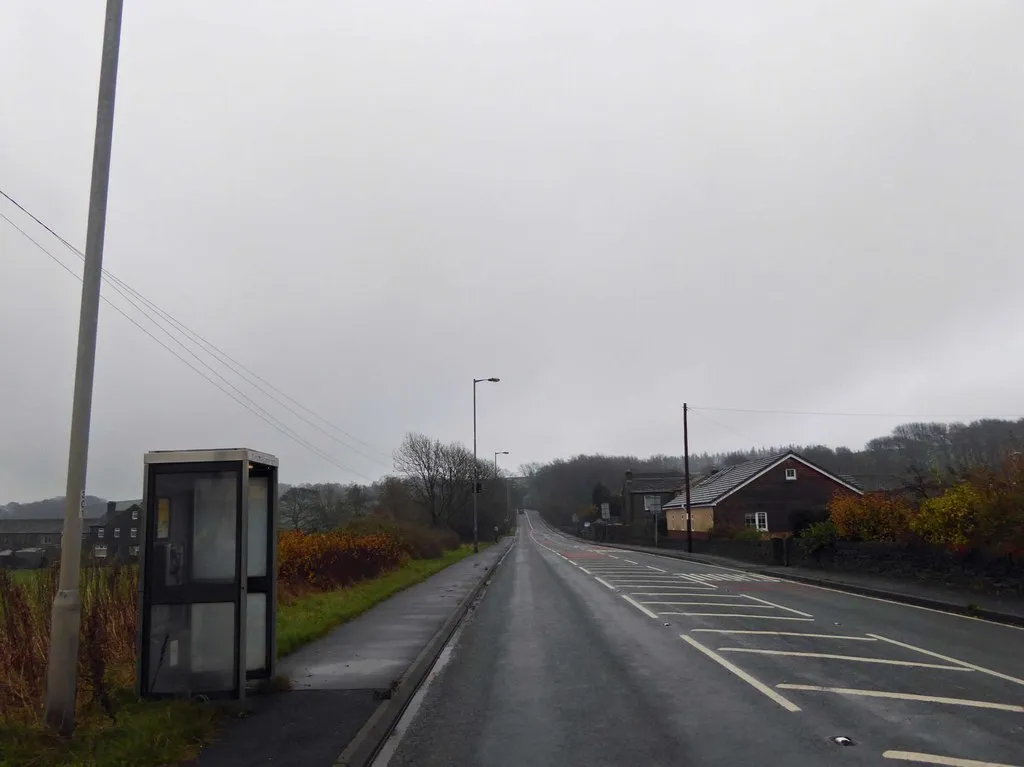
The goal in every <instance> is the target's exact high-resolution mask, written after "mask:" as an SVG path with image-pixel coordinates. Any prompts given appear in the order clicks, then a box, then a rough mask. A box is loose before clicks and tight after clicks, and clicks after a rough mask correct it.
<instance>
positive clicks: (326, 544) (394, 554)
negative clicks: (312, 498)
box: [277, 530, 408, 591]
mask: <svg viewBox="0 0 1024 767" xmlns="http://www.w3.org/2000/svg"><path fill="white" fill-rule="evenodd" d="M407 556H408V554H407V553H406V550H405V547H403V546H402V544H401V542H399V541H398V540H397V539H396V538H394V537H393V536H391V535H387V534H385V533H370V534H368V535H348V534H346V533H344V532H327V533H304V532H301V531H298V530H288V531H284V532H282V533H281V534H280V537H279V539H278V549H277V557H278V559H277V578H278V583H279V584H280V586H281V587H282V588H283V589H288V588H294V589H303V588H312V589H315V590H318V591H329V590H331V589H336V588H338V587H340V586H346V585H348V584H350V583H354V582H355V581H360V580H363V579H365V578H373V577H374V576H375V575H379V574H380V573H382V572H383V571H385V570H390V569H392V568H394V567H397V566H398V565H399V564H401V562H402V561H403V560H404V559H406V558H407Z"/></svg>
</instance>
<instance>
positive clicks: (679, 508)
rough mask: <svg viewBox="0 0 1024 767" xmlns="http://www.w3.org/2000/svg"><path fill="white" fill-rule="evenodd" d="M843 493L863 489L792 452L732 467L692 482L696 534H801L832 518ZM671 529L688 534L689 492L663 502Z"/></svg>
mask: <svg viewBox="0 0 1024 767" xmlns="http://www.w3.org/2000/svg"><path fill="white" fill-rule="evenodd" d="M837 492H839V493H856V494H857V495H863V491H862V490H861V489H860V488H859V487H857V486H856V485H854V484H853V483H852V481H851V480H850V479H849V478H844V477H840V476H838V475H836V474H832V473H831V472H829V471H826V470H825V469H823V468H822V467H820V466H818V465H817V464H814V463H811V462H810V461H808V460H807V459H806V458H804V457H802V456H800V455H799V454H797V453H795V452H793V451H792V450H789V451H786V452H784V453H777V454H775V455H770V456H767V457H765V458H756V459H754V460H752V461H747V462H745V463H741V464H738V465H736V466H730V467H728V468H727V469H723V470H722V471H719V472H715V473H713V474H710V475H708V476H707V477H705V478H704V479H703V480H701V481H699V482H696V483H694V484H691V486H690V512H691V525H692V530H693V533H694V535H695V536H696V537H699V538H703V537H707V535H708V532H709V531H710V530H711V528H712V526H713V525H715V526H718V527H732V528H742V527H749V528H754V529H756V530H759V531H760V532H762V533H764V534H766V535H769V536H771V537H773V538H775V537H785V536H788V535H792V534H793V533H795V532H799V531H800V530H801V529H803V528H804V527H806V526H807V525H809V524H811V523H812V522H818V521H821V520H824V519H826V518H827V516H828V502H829V500H831V498H832V496H833V495H835V494H836V493H837ZM664 509H665V517H666V521H667V524H668V533H669V535H670V536H672V537H677V536H679V535H686V495H685V493H679V494H678V495H676V496H675V497H674V498H673V499H672V500H671V501H669V502H668V503H667V504H665V506H664Z"/></svg>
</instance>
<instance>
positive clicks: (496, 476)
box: [494, 450, 508, 531]
mask: <svg viewBox="0 0 1024 767" xmlns="http://www.w3.org/2000/svg"><path fill="white" fill-rule="evenodd" d="M499 455H508V450H500V451H498V452H497V453H495V454H494V478H495V479H497V478H498V456H499ZM505 530H506V531H507V530H508V480H507V479H506V480H505Z"/></svg>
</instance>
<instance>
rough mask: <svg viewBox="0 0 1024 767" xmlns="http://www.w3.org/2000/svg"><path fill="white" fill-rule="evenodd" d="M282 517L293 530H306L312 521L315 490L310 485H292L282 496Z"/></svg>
mask: <svg viewBox="0 0 1024 767" xmlns="http://www.w3.org/2000/svg"><path fill="white" fill-rule="evenodd" d="M280 508H281V518H282V519H283V520H284V521H285V523H286V524H287V525H288V526H289V527H291V529H292V530H305V529H306V528H308V527H309V526H310V524H311V523H312V513H313V491H312V489H311V488H310V487H308V486H303V487H290V488H288V490H287V491H285V493H284V494H283V495H282V496H281V501H280Z"/></svg>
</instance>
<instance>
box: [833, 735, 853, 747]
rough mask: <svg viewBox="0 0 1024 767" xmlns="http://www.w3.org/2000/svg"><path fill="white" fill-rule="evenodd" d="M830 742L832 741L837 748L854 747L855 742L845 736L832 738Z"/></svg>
mask: <svg viewBox="0 0 1024 767" xmlns="http://www.w3.org/2000/svg"><path fill="white" fill-rule="evenodd" d="M829 740H831V741H832V742H833V743H835V744H836V745H837V746H852V745H853V741H852V740H850V739H849V738H848V737H846V736H845V735H836V736H835V737H833V738H830V739H829Z"/></svg>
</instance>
